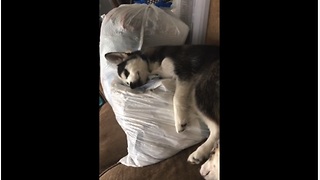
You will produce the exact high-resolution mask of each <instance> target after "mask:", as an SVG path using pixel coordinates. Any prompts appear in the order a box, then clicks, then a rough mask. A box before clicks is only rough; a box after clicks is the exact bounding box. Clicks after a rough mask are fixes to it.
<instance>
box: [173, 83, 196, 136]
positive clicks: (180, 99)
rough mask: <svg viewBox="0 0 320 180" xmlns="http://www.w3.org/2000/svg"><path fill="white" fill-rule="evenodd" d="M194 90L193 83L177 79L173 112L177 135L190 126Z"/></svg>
mask: <svg viewBox="0 0 320 180" xmlns="http://www.w3.org/2000/svg"><path fill="white" fill-rule="evenodd" d="M192 88H193V83H192V82H188V81H180V80H178V78H177V79H176V90H175V93H174V96H173V112H174V120H175V126H176V131H177V133H180V132H182V131H184V130H185V128H186V125H187V124H188V121H189V109H190V94H191V91H192Z"/></svg>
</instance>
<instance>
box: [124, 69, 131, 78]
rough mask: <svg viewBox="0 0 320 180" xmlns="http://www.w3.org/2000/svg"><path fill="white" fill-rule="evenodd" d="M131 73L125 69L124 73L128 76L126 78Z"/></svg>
mask: <svg viewBox="0 0 320 180" xmlns="http://www.w3.org/2000/svg"><path fill="white" fill-rule="evenodd" d="M129 74H130V73H129V71H128V70H126V69H124V75H125V76H126V78H128V76H129Z"/></svg>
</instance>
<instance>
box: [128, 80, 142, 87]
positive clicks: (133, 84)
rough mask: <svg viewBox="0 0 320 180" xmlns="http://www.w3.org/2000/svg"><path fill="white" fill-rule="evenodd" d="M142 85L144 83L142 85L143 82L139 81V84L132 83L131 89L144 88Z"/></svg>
mask: <svg viewBox="0 0 320 180" xmlns="http://www.w3.org/2000/svg"><path fill="white" fill-rule="evenodd" d="M142 85H143V83H142V82H141V81H137V82H134V83H132V82H130V88H131V89H134V88H137V87H140V86H142Z"/></svg>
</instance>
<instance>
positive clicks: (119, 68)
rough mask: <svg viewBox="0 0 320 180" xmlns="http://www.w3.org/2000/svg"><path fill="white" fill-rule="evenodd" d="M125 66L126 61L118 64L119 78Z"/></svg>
mask: <svg viewBox="0 0 320 180" xmlns="http://www.w3.org/2000/svg"><path fill="white" fill-rule="evenodd" d="M126 65H127V61H123V62H122V63H120V64H118V75H119V77H121V74H122V72H123V71H124V70H125V67H126Z"/></svg>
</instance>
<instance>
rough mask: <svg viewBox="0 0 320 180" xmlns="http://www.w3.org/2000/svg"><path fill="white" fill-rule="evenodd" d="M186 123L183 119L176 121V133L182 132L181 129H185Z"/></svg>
mask: <svg viewBox="0 0 320 180" xmlns="http://www.w3.org/2000/svg"><path fill="white" fill-rule="evenodd" d="M187 124H188V123H187V121H186V120H184V121H176V124H175V126H176V131H177V133H181V132H183V131H184V130H185V129H186V127H187Z"/></svg>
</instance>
